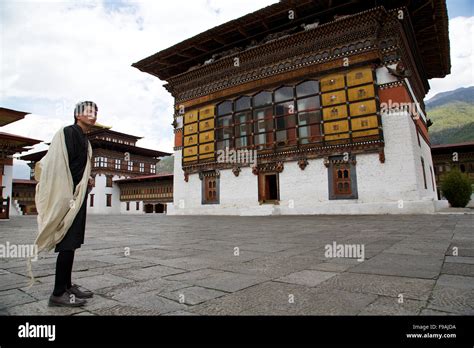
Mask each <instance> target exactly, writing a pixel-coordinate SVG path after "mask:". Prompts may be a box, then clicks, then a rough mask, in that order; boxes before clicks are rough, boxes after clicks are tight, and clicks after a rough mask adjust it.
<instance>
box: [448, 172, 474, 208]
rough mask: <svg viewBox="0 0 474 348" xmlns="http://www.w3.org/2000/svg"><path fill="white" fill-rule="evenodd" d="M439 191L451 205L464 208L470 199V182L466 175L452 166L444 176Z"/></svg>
mask: <svg viewBox="0 0 474 348" xmlns="http://www.w3.org/2000/svg"><path fill="white" fill-rule="evenodd" d="M441 192H442V193H443V195H444V197H446V199H447V200H448V202H449V204H451V206H452V207H457V208H464V207H465V206H466V205H467V203H469V200H470V199H471V194H472V186H471V182H470V180H469V178H468V177H467V175H465V174H463V173H461V172H460V171H459V170H458V169H457V168H454V169H453V170H451V172H449V174H447V175H446V176H445V177H444V180H443V183H442V184H441Z"/></svg>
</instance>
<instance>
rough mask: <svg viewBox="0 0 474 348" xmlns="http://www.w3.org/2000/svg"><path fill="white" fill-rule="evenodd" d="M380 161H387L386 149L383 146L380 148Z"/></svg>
mask: <svg viewBox="0 0 474 348" xmlns="http://www.w3.org/2000/svg"><path fill="white" fill-rule="evenodd" d="M379 161H380V163H385V151H384V149H383V148H381V149H380V150H379Z"/></svg>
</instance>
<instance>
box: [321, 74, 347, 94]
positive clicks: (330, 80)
mask: <svg viewBox="0 0 474 348" xmlns="http://www.w3.org/2000/svg"><path fill="white" fill-rule="evenodd" d="M344 86H345V82H344V75H331V76H327V77H324V78H322V79H321V91H322V92H326V91H333V90H335V89H341V88H344Z"/></svg>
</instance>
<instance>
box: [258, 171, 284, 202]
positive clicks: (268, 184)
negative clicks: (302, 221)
mask: <svg viewBox="0 0 474 348" xmlns="http://www.w3.org/2000/svg"><path fill="white" fill-rule="evenodd" d="M258 184H259V188H258V194H259V198H258V200H259V201H260V203H273V204H274V203H277V202H278V200H279V199H280V197H279V189H278V174H277V173H269V174H260V176H259V180H258Z"/></svg>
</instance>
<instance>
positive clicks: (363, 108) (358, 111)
mask: <svg viewBox="0 0 474 348" xmlns="http://www.w3.org/2000/svg"><path fill="white" fill-rule="evenodd" d="M376 111H377V106H376V104H375V99H371V100H367V101H363V102H359V103H352V104H350V112H351V116H359V115H367V114H375V112H376Z"/></svg>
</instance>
